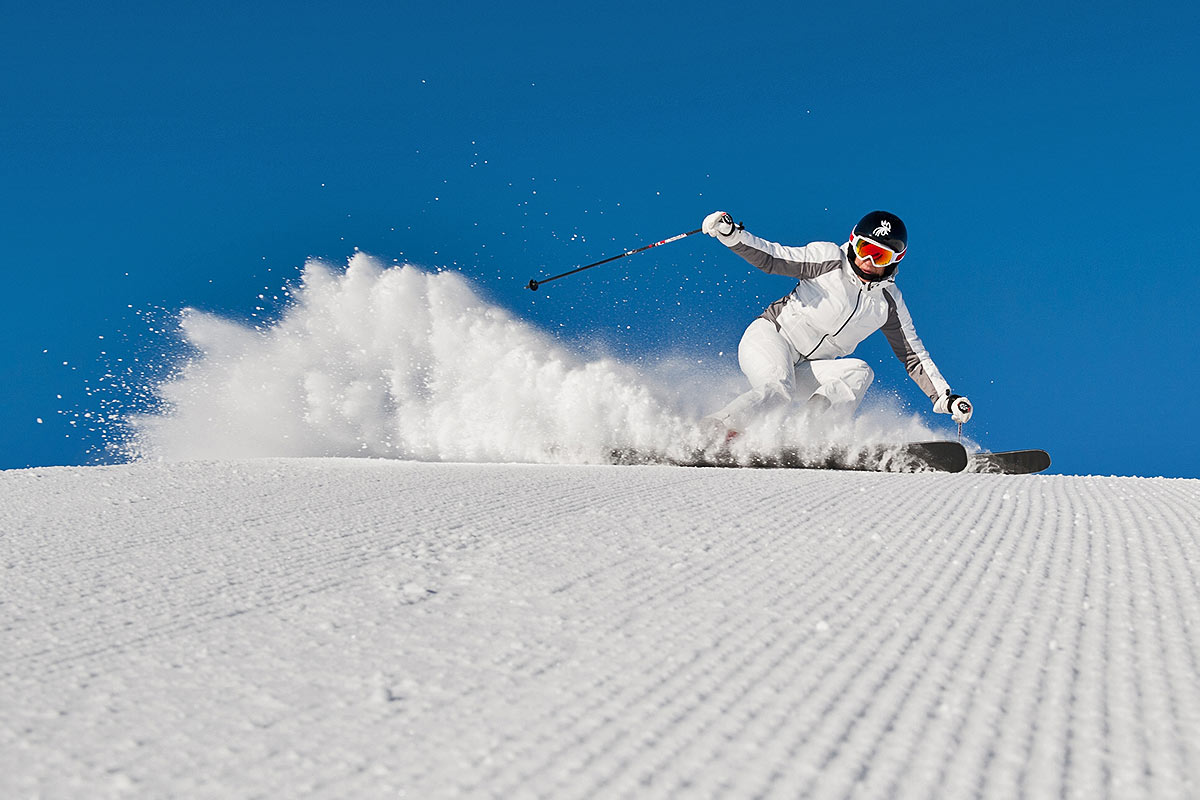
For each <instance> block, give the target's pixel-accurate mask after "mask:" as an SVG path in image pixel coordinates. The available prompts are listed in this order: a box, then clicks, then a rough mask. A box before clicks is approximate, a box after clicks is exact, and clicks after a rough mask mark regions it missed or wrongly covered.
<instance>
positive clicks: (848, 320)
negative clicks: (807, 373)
mask: <svg viewBox="0 0 1200 800" xmlns="http://www.w3.org/2000/svg"><path fill="white" fill-rule="evenodd" d="M862 296H863V290H862V289H861V288H860V289H859V290H858V297H856V298H855V299H854V310H852V311H851V312H850V316H848V317H846V321H845V322H843V323H842V327H840V328H838V329H837V330H836V331H834V332H833V333H827V334H825V335H824V336H822V337H821V340H820V341H819V342H817V345H816V347H814V348H813V349H812V350H809V351H808V352H807V353H806V354H804V355H803V356H802V357H801V360H802V361H808V357H809V356H811V355H812V354H813V353H815V352H817V350H819V349H820V347H821V345H823V344H825V340H826V339H829V338H831V337H833V336H837V335H838V334H839V333H841V332H842V331H843V330H845V329H846V326H847V325H849V324H850V320H852V319H854V315H855V314H857V313H858V306H859V304H860V303H862Z"/></svg>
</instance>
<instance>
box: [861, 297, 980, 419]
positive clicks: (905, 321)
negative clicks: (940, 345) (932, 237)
mask: <svg viewBox="0 0 1200 800" xmlns="http://www.w3.org/2000/svg"><path fill="white" fill-rule="evenodd" d="M883 294H884V297H886V298H887V301H888V318H887V322H885V323H883V328H882V330H883V335H884V336H886V337H887V340H888V344H889V345H891V347H892V352H894V353H895V354H896V358H898V359H900V361H902V362H903V363H904V368H905V369H906V370H908V376H909V377H910V378H912V379H913V381H914V382H915V383H916V384H917V386H920V387H921V391H923V392H925V394H926V395H927V396H928V397H929V399H930V400H931V401H932V402H933V410H934V411H935V412H937V413H938V414H950V415H952V416H953V418H954V421H955V422H960V423H961V422H966V421H967V420H969V419H970V418H971V414H972V413H973V411H974V409H973V408H972V406H971V401H970V400H968V399H967V398H965V397H963V396H962V395H957V394H954V393H953V392H952V391H951V390H950V384H949V383H947V382H946V379H945V378H943V377H942V373H941V372H940V371H939V370H938V368H937V364H934V363H933V359H932V358H930V356H929V351H928V350H926V349H925V345H924V344H922V343H921V338H920V337H919V336H917V329H916V327H915V326H914V325H913V321H912V315H911V314H909V313H908V306H906V305H905V304H904V296H903V295H902V294H900V289H899V288H898V287H896V285H895V284H892V285H891V286H888V287H886V288H884V289H883Z"/></svg>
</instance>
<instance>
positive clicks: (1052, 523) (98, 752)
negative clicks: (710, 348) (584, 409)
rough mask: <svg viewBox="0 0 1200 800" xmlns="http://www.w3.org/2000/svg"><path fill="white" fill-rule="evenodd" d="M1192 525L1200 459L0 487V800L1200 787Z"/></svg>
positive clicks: (128, 478) (349, 470)
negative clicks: (1170, 464)
mask: <svg viewBox="0 0 1200 800" xmlns="http://www.w3.org/2000/svg"><path fill="white" fill-rule="evenodd" d="M1198 520H1200V481H1190V480H1189V481H1184V480H1161V479H1156V480H1147V479H1124V478H1075V477H1059V476H1034V477H1002V476H981V475H870V474H860V473H826V472H808V471H753V470H741V471H725V470H700V469H683V468H669V467H625V468H620V467H600V466H537V465H485V464H476V465H456V464H426V463H413V462H401V461H366V460H336V459H296V460H285V459H279V460H257V461H243V462H207V463H206V462H185V463H173V464H151V463H141V464H134V465H129V466H119V467H98V468H60V469H36V470H24V471H14V472H6V473H0V531H2V534H0V555H2V556H3V558H2V563H3V566H4V571H3V580H2V583H0V664H2V666H0V709H3V713H2V714H0V796H4V797H25V796H45V797H89V798H91V797H117V796H123V795H131V796H132V795H136V796H142V797H179V796H202V797H223V798H224V797H251V796H269V797H298V796H316V797H368V796H388V795H389V794H390V795H391V796H409V797H448V796H456V795H465V796H472V797H477V796H484V797H486V796H492V797H503V798H511V797H553V798H573V797H578V798H583V797H622V796H626V797H639V798H641V797H684V796H686V797H707V796H728V797H756V796H766V797H786V798H790V797H803V796H813V797H846V796H861V797H887V796H896V797H973V796H981V797H994V798H1011V797H1017V796H1032V797H1082V798H1095V797H1121V798H1130V797H1147V798H1150V797H1153V798H1170V797H1195V796H1197V794H1200V669H1198V663H1200V634H1198V632H1197V630H1196V624H1197V621H1198V620H1200V586H1198V583H1197V579H1198V576H1200V560H1198V559H1200V549H1198V547H1197V539H1198V538H1200V522H1198ZM385 793H386V794H385Z"/></svg>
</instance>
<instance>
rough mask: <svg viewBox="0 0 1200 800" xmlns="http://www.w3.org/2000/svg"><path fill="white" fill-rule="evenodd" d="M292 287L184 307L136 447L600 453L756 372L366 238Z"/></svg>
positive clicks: (184, 452)
mask: <svg viewBox="0 0 1200 800" xmlns="http://www.w3.org/2000/svg"><path fill="white" fill-rule="evenodd" d="M291 295H292V302H291V304H290V305H289V306H288V307H287V308H286V309H285V310H284V311H283V313H282V315H281V317H280V318H279V319H278V321H276V322H274V323H273V324H270V325H267V326H265V327H263V328H261V329H255V328H251V327H247V326H244V325H240V324H237V323H235V322H231V321H228V320H225V319H222V318H220V317H217V316H215V315H212V314H208V313H204V312H200V311H196V310H191V309H188V310H185V311H184V312H183V313H182V314H181V317H180V331H181V334H182V336H183V337H184V339H185V340H186V342H187V343H188V344H189V345H190V346H191V348H192V349H193V350H194V352H195V355H194V356H192V357H191V358H189V359H187V360H186V361H185V362H184V363H182V364H181V365H180V366H179V368H178V369H177V370H175V372H174V374H173V375H172V377H171V378H169V379H168V380H166V381H165V382H164V383H162V384H161V385H160V386H158V387H156V388H155V390H154V394H155V395H156V397H157V399H158V400H159V401H160V403H159V405H160V407H161V410H160V411H158V412H156V413H145V414H139V415H135V416H133V417H131V418H129V419H127V420H126V421H125V422H126V425H127V428H128V435H127V436H126V437H125V440H124V442H123V445H122V447H123V450H124V454H125V455H126V456H127V457H129V458H133V459H139V458H149V459H163V460H183V459H229V458H254V457H269V456H359V457H377V458H378V457H382V458H400V459H413V460H423V461H475V462H497V461H500V462H503V461H515V462H540V463H604V462H606V461H607V460H608V454H609V453H610V452H611V451H612V450H613V449H614V448H620V447H632V448H639V449H648V450H656V451H661V452H665V453H681V452H686V451H688V450H689V449H694V448H695V447H697V446H698V445H699V443H700V441H701V439H700V437H701V433H700V430H699V426H698V422H699V419H700V417H701V416H702V415H703V414H705V413H709V412H711V411H713V410H715V409H717V408H720V407H721V406H723V405H724V404H725V403H726V402H727V401H728V400H729V399H730V398H732V397H733V396H735V395H736V394H737V393H738V392H741V391H743V390H744V389H745V388H746V386H745V379H744V378H743V377H742V376H741V375H740V374H739V373H738V372H737V371H736V369H735V368H734V366H733V365H728V366H727V367H726V368H725V369H724V370H723V371H721V372H718V373H714V372H713V371H712V370H711V369H705V370H702V369H701V368H700V367H698V366H695V362H694V360H692V361H691V364H692V366H690V367H689V366H688V362H687V360H686V359H678V358H670V357H663V358H661V359H659V360H658V361H656V362H654V363H652V364H649V365H643V364H639V366H638V367H637V368H636V369H635V368H634V367H632V366H630V365H627V364H624V363H622V362H621V361H619V360H618V359H615V358H610V357H601V358H587V357H585V356H583V355H581V354H579V353H577V352H574V351H573V350H572V349H570V348H568V347H567V346H564V345H562V344H561V343H559V342H557V341H556V340H555V339H553V337H551V336H549V335H548V334H546V333H545V332H543V331H541V330H539V329H537V328H536V327H535V326H533V325H532V324H531V323H529V322H527V321H524V320H521V319H519V318H517V317H514V316H513V315H512V314H511V313H509V312H508V311H506V310H504V309H502V308H500V307H498V306H496V305H494V304H491V303H489V302H487V301H485V300H484V299H482V298H481V297H480V295H479V294H478V293H477V292H475V291H474V290H473V288H472V286H471V284H470V283H469V281H468V280H467V279H466V278H464V277H463V276H462V275H460V274H458V273H456V272H449V271H447V272H430V271H428V270H424V269H421V268H419V267H415V266H411V265H404V266H396V267H390V268H385V267H384V266H383V265H381V264H380V263H379V262H378V261H377V260H376V259H375V258H373V257H372V256H370V255H367V254H361V253H360V254H356V255H355V256H353V257H352V258H351V259H350V261H349V264H348V267H347V268H346V269H345V270H339V269H336V268H334V267H333V266H331V265H329V264H326V263H324V262H322V261H319V260H310V261H309V262H308V263H307V264H305V266H304V268H303V271H302V274H301V279H300V283H299V285H298V286H297V287H294V288H293V290H292V292H291ZM580 349H582V348H580ZM813 436H814V431H813V430H812V427H811V425H806V424H805V423H804V421H803V420H800V421H799V422H797V421H796V420H790V421H785V423H784V424H780V425H777V426H773V427H771V429H770V431H769V433H768V432H763V431H760V430H751V431H747V432H746V435H745V436H744V437H739V438H740V439H743V440H745V444H741V443H739V446H748V447H750V446H758V447H763V446H771V445H773V444H785V443H789V441H791V442H793V443H794V442H795V440H796V439H800V440H803V439H812V438H813ZM898 436H901V437H903V438H908V439H917V438H930V434H929V432H928V430H927V429H925V428H924V427H923V426H922V425H921V424H920V423H919V422H918V421H917V419H916V418H915V417H911V418H908V419H907V420H906V419H905V418H904V417H903V415H901V414H899V413H898V412H896V411H895V410H892V409H887V408H874V409H872V410H868V411H864V412H863V413H860V416H859V419H858V420H856V421H855V422H854V423H852V424H851V425H850V426H849V427H848V428H846V429H844V430H840V431H832V432H831V431H824V432H821V436H820V438H822V439H823V440H825V441H828V440H829V439H830V438H834V439H840V440H842V442H845V441H846V440H847V439H855V440H862V441H868V440H885V439H889V438H890V439H893V440H895V439H896V437H898Z"/></svg>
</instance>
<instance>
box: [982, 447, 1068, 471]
mask: <svg viewBox="0 0 1200 800" xmlns="http://www.w3.org/2000/svg"><path fill="white" fill-rule="evenodd" d="M1049 466H1050V454H1049V453H1047V452H1046V451H1045V450H1006V451H1004V452H1000V453H973V454H972V455H971V457H970V458H969V460H968V463H967V472H988V473H993V474H999V475H1031V474H1033V473H1035V472H1041V471H1042V470H1044V469H1047V468H1048V467H1049Z"/></svg>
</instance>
